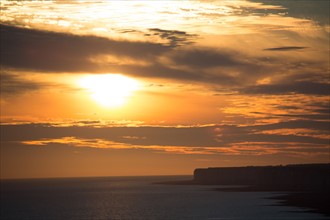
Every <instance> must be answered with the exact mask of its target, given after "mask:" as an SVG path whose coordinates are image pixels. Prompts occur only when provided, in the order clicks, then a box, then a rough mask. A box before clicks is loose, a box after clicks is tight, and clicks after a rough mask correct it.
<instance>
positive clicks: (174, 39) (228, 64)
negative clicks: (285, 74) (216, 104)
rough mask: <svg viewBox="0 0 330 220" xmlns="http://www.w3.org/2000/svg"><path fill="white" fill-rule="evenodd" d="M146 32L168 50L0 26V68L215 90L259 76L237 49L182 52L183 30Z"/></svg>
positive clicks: (185, 36) (256, 67) (145, 44)
mask: <svg viewBox="0 0 330 220" xmlns="http://www.w3.org/2000/svg"><path fill="white" fill-rule="evenodd" d="M150 31H151V32H153V33H154V34H157V35H159V36H160V37H162V38H166V39H167V40H169V41H171V43H170V46H169V45H166V43H165V44H161V43H152V42H139V41H123V40H114V39H108V38H102V37H96V36H85V35H72V34H66V33H59V32H49V31H41V30H33V29H27V28H19V27H13V26H8V25H1V36H2V37H1V48H2V50H1V57H2V59H1V64H2V65H3V67H4V68H7V69H9V68H10V69H16V70H29V71H38V72H52V73H54V72H55V73H61V72H64V73H82V72H83V73H123V74H127V75H131V76H136V77H151V78H154V77H156V78H163V79H170V80H181V81H190V82H191V81H192V82H198V83H207V84H217V85H220V86H227V85H230V86H231V85H237V84H242V83H243V82H251V81H252V82H253V81H255V79H256V78H258V77H259V75H260V72H261V69H262V68H261V67H262V65H259V64H255V63H256V62H255V60H254V59H253V58H249V57H247V56H245V55H244V54H242V53H240V52H238V51H237V50H230V49H221V48H220V49H214V48H205V47H195V48H194V47H193V48H191V49H187V48H183V47H178V46H179V44H183V43H184V42H185V43H184V44H186V43H187V40H188V39H189V38H190V37H191V35H190V34H188V33H186V32H182V31H176V30H162V29H157V28H154V29H150ZM188 41H189V40H188ZM178 42H181V43H178ZM181 48H182V49H181ZM242 79H244V80H242Z"/></svg>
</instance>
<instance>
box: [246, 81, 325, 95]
mask: <svg viewBox="0 0 330 220" xmlns="http://www.w3.org/2000/svg"><path fill="white" fill-rule="evenodd" d="M241 93H242V94H271V95H280V94H308V95H326V96H327V95H330V84H329V83H321V82H320V83H318V82H291V83H281V84H265V85H254V86H249V87H245V88H244V89H242V90H241Z"/></svg>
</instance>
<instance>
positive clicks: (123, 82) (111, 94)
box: [78, 74, 139, 108]
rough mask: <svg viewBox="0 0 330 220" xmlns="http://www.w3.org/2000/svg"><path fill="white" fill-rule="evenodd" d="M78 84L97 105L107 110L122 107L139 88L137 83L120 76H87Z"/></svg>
mask: <svg viewBox="0 0 330 220" xmlns="http://www.w3.org/2000/svg"><path fill="white" fill-rule="evenodd" d="M78 84H79V86H81V87H82V88H85V89H87V90H88V91H89V92H90V95H91V97H92V98H93V99H94V100H95V101H96V102H97V103H98V104H100V105H102V106H104V107H109V108H114V107H119V106H121V105H123V104H124V103H125V102H126V100H127V98H128V97H129V96H130V95H131V94H132V92H134V91H136V90H137V89H138V88H139V83H138V81H136V80H134V79H132V78H128V77H126V76H123V75H120V74H106V75H89V76H86V77H83V78H82V79H80V80H79V82H78Z"/></svg>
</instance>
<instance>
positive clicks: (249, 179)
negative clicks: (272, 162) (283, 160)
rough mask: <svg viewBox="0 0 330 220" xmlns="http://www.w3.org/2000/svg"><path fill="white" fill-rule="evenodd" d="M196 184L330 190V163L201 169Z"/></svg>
mask: <svg viewBox="0 0 330 220" xmlns="http://www.w3.org/2000/svg"><path fill="white" fill-rule="evenodd" d="M194 182H195V183H197V184H217V185H249V186H267V187H276V188H291V189H292V188H299V189H320V190H326V191H329V190H330V164H301V165H286V166H249V167H223V168H220V167H219V168H205V169H202V168H199V169H196V170H195V171H194Z"/></svg>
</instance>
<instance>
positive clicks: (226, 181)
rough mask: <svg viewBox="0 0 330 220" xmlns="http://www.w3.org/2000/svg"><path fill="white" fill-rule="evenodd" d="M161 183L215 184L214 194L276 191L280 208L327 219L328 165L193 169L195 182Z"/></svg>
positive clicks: (329, 199) (329, 195)
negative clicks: (296, 209) (305, 212)
mask: <svg viewBox="0 0 330 220" xmlns="http://www.w3.org/2000/svg"><path fill="white" fill-rule="evenodd" d="M162 184H174V185H214V186H217V185H218V186H219V185H221V186H223V185H226V187H225V188H224V187H221V188H220V187H219V188H215V190H216V191H227V192H228V191H231V192H261V191H263V192H274V193H276V192H278V193H279V195H277V196H274V197H272V198H271V199H275V200H278V201H279V205H285V206H295V207H301V208H306V209H307V211H308V212H316V213H321V214H324V215H326V216H329V217H330V164H301V165H287V166H263V167H224V168H206V169H196V170H195V171H194V179H193V180H187V181H171V182H163V183H162Z"/></svg>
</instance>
